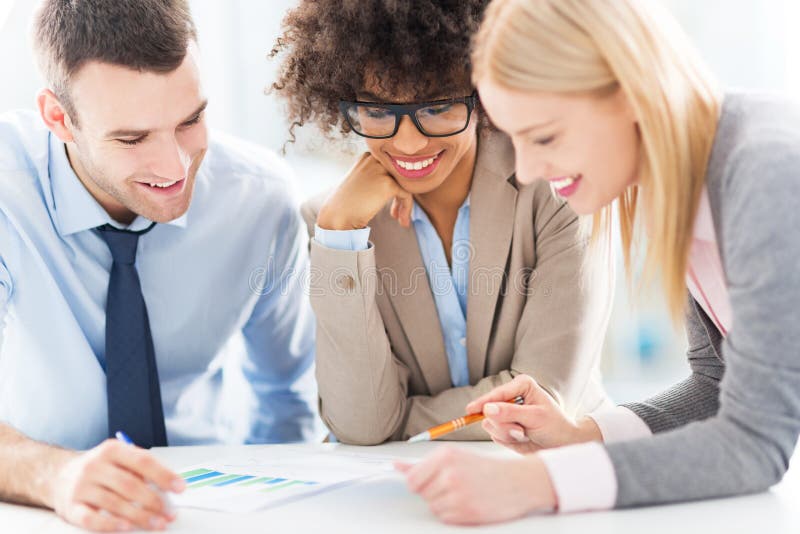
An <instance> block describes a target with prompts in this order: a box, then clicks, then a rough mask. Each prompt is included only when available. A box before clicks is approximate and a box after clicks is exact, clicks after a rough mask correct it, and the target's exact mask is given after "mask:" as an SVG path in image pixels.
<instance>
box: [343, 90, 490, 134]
mask: <svg viewBox="0 0 800 534" xmlns="http://www.w3.org/2000/svg"><path fill="white" fill-rule="evenodd" d="M477 101H478V96H477V95H476V94H475V93H473V94H471V95H470V96H465V97H462V98H448V99H445V100H434V101H433V102H421V103H418V104H381V103H376V102H357V101H356V102H347V101H344V100H342V101H340V102H339V110H340V111H341V112H342V114H343V115H344V117H345V120H347V124H349V125H350V128H352V130H353V131H354V132H355V133H357V134H358V135H360V136H362V137H368V138H370V139H388V138H389V137H393V136H394V135H395V134H396V133H397V130H398V129H399V128H400V121H401V120H402V119H403V117H404V116H405V115H408V116H409V117H410V118H411V122H413V123H414V126H416V127H417V130H419V131H420V133H422V135H425V136H428V137H448V136H451V135H456V134H459V133H461V132H463V131H464V130H466V129H467V126H469V119H470V117H471V116H472V110H473V109H475V106H476V104H477Z"/></svg>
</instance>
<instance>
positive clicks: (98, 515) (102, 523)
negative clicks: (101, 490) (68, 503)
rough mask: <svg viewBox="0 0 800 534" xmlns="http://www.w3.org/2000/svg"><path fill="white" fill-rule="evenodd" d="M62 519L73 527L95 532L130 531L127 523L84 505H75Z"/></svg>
mask: <svg viewBox="0 0 800 534" xmlns="http://www.w3.org/2000/svg"><path fill="white" fill-rule="evenodd" d="M64 519H66V520H67V521H69V522H70V523H72V524H73V525H77V526H79V527H82V528H85V529H87V530H93V531H95V532H119V531H123V532H124V531H127V530H130V529H131V524H130V523H129V522H128V521H125V520H124V519H120V518H119V517H114V516H111V515H108V514H106V513H103V512H101V511H100V510H97V509H96V508H92V507H91V506H89V505H86V504H77V505H75V506H74V507H73V508H72V510H71V512H70V514H69V515H68V516H67V517H65V518H64Z"/></svg>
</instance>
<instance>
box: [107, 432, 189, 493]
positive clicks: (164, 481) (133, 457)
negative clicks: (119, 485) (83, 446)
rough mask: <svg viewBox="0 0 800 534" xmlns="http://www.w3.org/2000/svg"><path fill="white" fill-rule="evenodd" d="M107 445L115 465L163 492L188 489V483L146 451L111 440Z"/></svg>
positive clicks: (177, 491)
mask: <svg viewBox="0 0 800 534" xmlns="http://www.w3.org/2000/svg"><path fill="white" fill-rule="evenodd" d="M109 442H113V443H109ZM105 443H109V445H108V447H109V449H110V455H111V458H112V460H113V462H114V463H115V464H117V465H119V466H120V467H123V468H125V469H127V470H128V471H130V472H131V473H133V474H135V475H138V476H139V477H141V478H143V479H144V480H146V481H148V482H152V483H153V484H155V485H156V486H158V488H159V489H161V490H162V491H171V492H174V493H180V492H182V491H183V490H184V489H185V488H186V483H185V482H184V481H183V479H182V478H181V477H179V476H178V475H177V474H175V473H173V472H172V471H170V470H169V469H167V468H166V467H164V466H163V465H162V464H161V463H160V462H159V461H158V460H156V459H155V458H154V457H153V456H152V455H151V454H150V453H149V452H147V451H145V450H144V449H140V448H138V447H132V446H130V445H125V444H123V443H120V442H118V441H117V440H109V441H107V442H105ZM105 443H104V444H103V445H105ZM114 443H116V445H114ZM103 445H101V446H103Z"/></svg>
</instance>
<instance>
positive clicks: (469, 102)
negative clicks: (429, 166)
mask: <svg viewBox="0 0 800 534" xmlns="http://www.w3.org/2000/svg"><path fill="white" fill-rule="evenodd" d="M442 104H465V105H466V106H467V122H466V123H465V124H464V127H463V128H461V129H460V130H458V131H456V132H453V133H448V134H429V133H427V132H425V130H424V129H423V128H422V125H421V124H420V123H419V120H418V119H417V117H416V112H417V111H419V110H421V109H423V108H427V107H431V106H438V105H442ZM353 106H373V107H378V108H382V109H387V110H389V111H391V112H392V113H394V130H392V133H391V134H389V135H379V136H376V135H366V134H363V133H361V132H359V131H358V130H356V128H355V126H353V123H352V122H351V121H350V115H349V114H348V113H347V111H348V109H350V107H353ZM477 106H478V93H477V92H473V93H472V94H471V95H469V96H462V97H460V98H445V99H443V100H432V101H430V102H419V103H416V104H391V103H383V102H362V101H359V100H340V101H339V111H340V112H341V113H342V115H344V120H345V121H347V125H348V126H350V129H351V130H352V131H353V133H355V134H356V135H360V136H361V137H366V138H367V139H390V138H392V137H394V136H395V135H397V131H398V130H399V129H400V123H401V122H402V120H403V117H405V116H408V117H409V118H410V119H411V122H412V123H414V126H415V127H416V128H417V131H419V133H421V134H422V135H424V136H425V137H450V136H453V135H458V134H460V133H461V132H463V131H464V130H466V129H467V128H468V127H469V123H470V121H471V120H472V112H473V111H474V110H475V108H476V107H477Z"/></svg>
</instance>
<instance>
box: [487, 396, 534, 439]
mask: <svg viewBox="0 0 800 534" xmlns="http://www.w3.org/2000/svg"><path fill="white" fill-rule="evenodd" d="M546 410H547V408H544V407H541V406H530V405H528V406H525V405H522V406H520V405H517V404H511V403H507V402H492V403H488V404H486V405H484V408H483V413H484V415H485V416H486V419H484V421H488V422H489V423H490V424H492V425H493V426H494V428H497V429H506V430H511V428H510V426H514V427H516V429H518V430H519V429H522V430H523V431H527V430H536V429H538V428H540V427H541V426H542V424H543V423H544V421H545V420H546V414H547V412H546ZM501 431H502V430H501ZM511 439H512V440H514V438H511ZM514 441H516V440H514Z"/></svg>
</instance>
